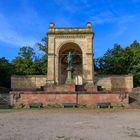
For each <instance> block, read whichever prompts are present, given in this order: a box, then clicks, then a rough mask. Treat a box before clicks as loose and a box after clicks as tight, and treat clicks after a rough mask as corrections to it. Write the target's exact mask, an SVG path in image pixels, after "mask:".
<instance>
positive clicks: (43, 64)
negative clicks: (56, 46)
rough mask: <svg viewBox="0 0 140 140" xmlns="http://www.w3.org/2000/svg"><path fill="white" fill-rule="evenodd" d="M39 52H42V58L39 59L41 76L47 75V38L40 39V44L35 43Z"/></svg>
mask: <svg viewBox="0 0 140 140" xmlns="http://www.w3.org/2000/svg"><path fill="white" fill-rule="evenodd" d="M37 46H38V47H39V51H41V52H42V57H41V59H40V62H41V69H42V74H47V67H48V38H47V37H44V38H42V40H41V42H39V43H37Z"/></svg>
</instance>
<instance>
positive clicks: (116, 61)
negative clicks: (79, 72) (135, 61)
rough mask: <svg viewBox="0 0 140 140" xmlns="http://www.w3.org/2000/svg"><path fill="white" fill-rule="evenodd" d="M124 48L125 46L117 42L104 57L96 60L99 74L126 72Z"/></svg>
mask: <svg viewBox="0 0 140 140" xmlns="http://www.w3.org/2000/svg"><path fill="white" fill-rule="evenodd" d="M123 53H124V50H123V48H122V47H121V46H120V45H118V44H115V45H114V48H113V49H108V50H107V52H106V53H105V54H104V56H103V57H100V58H98V59H96V60H95V62H96V67H97V69H98V73H99V74H124V73H126V70H125V69H124V68H123V67H122V66H124V63H125V61H124V57H123Z"/></svg>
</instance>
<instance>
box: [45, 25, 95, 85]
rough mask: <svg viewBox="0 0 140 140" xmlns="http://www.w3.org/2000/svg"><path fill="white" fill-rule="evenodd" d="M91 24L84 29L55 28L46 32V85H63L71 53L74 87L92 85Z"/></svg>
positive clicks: (52, 26) (51, 27) (51, 26)
mask: <svg viewBox="0 0 140 140" xmlns="http://www.w3.org/2000/svg"><path fill="white" fill-rule="evenodd" d="M93 35H94V33H93V32H92V28H91V24H90V23H89V22H88V23H87V25H86V28H55V26H54V23H50V28H49V31H48V78H47V79H48V80H47V82H48V83H52V84H53V83H56V84H65V82H66V77H67V62H66V60H67V55H68V53H69V52H71V53H72V57H73V67H74V71H73V78H74V82H75V84H76V85H82V84H83V83H93V71H94V70H93V46H92V39H93Z"/></svg>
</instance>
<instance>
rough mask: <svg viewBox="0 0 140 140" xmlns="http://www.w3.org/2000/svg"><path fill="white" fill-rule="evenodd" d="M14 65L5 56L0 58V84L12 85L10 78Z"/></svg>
mask: <svg viewBox="0 0 140 140" xmlns="http://www.w3.org/2000/svg"><path fill="white" fill-rule="evenodd" d="M13 73H14V67H13V66H12V64H10V63H9V62H8V60H7V59H6V58H4V57H2V58H0V86H5V87H10V78H11V75H12V74H13Z"/></svg>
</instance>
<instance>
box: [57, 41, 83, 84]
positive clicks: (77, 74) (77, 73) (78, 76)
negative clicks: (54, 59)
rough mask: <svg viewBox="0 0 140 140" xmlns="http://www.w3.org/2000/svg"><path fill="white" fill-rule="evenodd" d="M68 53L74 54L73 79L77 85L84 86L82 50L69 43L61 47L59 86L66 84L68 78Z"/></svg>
mask: <svg viewBox="0 0 140 140" xmlns="http://www.w3.org/2000/svg"><path fill="white" fill-rule="evenodd" d="M68 52H72V54H73V67H74V72H73V78H74V81H75V84H76V85H82V83H83V80H82V79H83V78H82V75H83V66H82V50H81V48H80V47H79V45H77V44H76V43H73V42H69V43H66V44H64V45H62V46H61V48H60V50H59V64H58V66H59V70H58V73H59V74H58V75H59V77H58V79H59V84H64V83H65V82H66V77H67V62H66V61H67V55H68Z"/></svg>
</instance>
